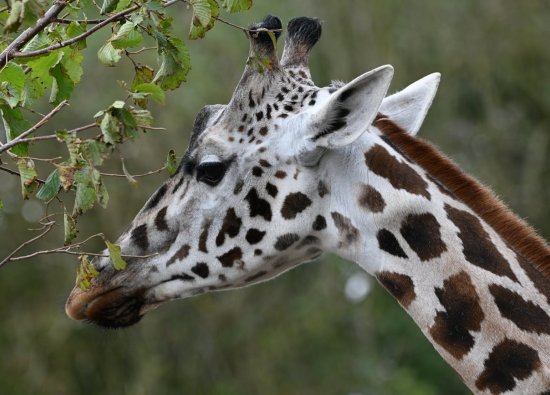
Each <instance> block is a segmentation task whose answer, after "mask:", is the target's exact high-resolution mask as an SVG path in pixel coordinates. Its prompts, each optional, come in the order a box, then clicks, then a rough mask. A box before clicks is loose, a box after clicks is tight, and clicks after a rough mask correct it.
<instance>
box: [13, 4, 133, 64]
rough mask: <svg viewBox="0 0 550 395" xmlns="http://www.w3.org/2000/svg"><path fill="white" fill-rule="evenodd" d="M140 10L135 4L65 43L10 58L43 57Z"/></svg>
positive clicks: (17, 54)
mask: <svg viewBox="0 0 550 395" xmlns="http://www.w3.org/2000/svg"><path fill="white" fill-rule="evenodd" d="M139 8H141V5H140V4H136V5H134V6H132V7H130V8H127V9H125V10H123V11H120V12H118V13H116V14H114V15H111V16H110V17H109V18H106V19H104V20H102V21H101V22H100V23H98V24H97V25H95V26H94V27H92V28H91V29H90V30H88V31H85V32H84V33H82V34H79V35H78V36H76V37H73V38H71V39H69V40H66V41H62V42H60V43H57V44H53V45H50V46H49V47H47V48H42V49H37V50H36V51H28V52H14V53H13V54H12V57H14V58H26V57H30V56H38V55H43V54H45V53H49V52H51V51H54V50H56V49H59V48H63V47H66V46H68V45H72V44H74V43H77V42H79V41H82V40H84V39H85V38H86V37H88V36H90V35H92V34H94V33H95V32H96V31H98V30H99V29H101V28H102V27H105V26H107V25H108V24H109V23H111V22H113V21H116V20H118V19H121V18H123V17H124V16H125V15H128V14H130V13H132V12H134V11H135V10H137V9H139Z"/></svg>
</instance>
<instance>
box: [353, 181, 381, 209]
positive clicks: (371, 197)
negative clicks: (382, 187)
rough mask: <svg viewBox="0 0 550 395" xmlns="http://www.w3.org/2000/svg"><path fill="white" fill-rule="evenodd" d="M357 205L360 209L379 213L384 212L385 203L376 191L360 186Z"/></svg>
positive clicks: (368, 186)
mask: <svg viewBox="0 0 550 395" xmlns="http://www.w3.org/2000/svg"><path fill="white" fill-rule="evenodd" d="M359 204H360V205H361V207H363V208H365V209H367V210H368V211H372V212H373V213H380V212H382V211H384V208H385V207H386V202H385V201H384V198H383V197H382V195H381V194H380V192H378V191H377V190H376V189H374V188H373V187H371V186H370V185H366V184H363V185H361V192H360V194H359Z"/></svg>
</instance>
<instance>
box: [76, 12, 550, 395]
mask: <svg viewBox="0 0 550 395" xmlns="http://www.w3.org/2000/svg"><path fill="white" fill-rule="evenodd" d="M280 29H281V23H280V21H279V20H278V19H277V18H276V17H271V16H270V17H268V18H266V19H265V20H264V21H263V22H262V23H260V24H257V25H254V26H252V28H251V32H250V33H249V38H250V41H251V52H250V55H249V60H248V62H247V65H246V67H245V70H244V73H243V76H242V77H241V80H240V81H239V83H238V85H237V88H236V89H235V92H234V93H233V96H232V98H231V100H230V101H229V103H228V104H227V105H213V106H206V107H205V108H203V109H202V110H201V111H200V113H199V114H198V116H197V118H196V120H195V123H194V126H193V131H192V137H191V140H190V144H189V147H188V149H187V152H186V153H185V155H184V158H183V160H182V162H181V164H180V166H179V168H178V171H177V173H176V174H175V175H174V176H172V177H171V178H170V179H169V180H167V181H166V182H165V183H164V184H163V185H162V186H160V188H159V189H158V190H157V191H156V192H155V194H154V195H153V196H152V197H151V198H150V199H149V200H148V201H147V203H146V204H145V206H144V207H143V208H142V210H141V211H140V212H139V213H138V214H137V215H136V217H135V219H134V220H133V221H132V224H131V226H130V227H129V230H128V231H127V232H125V233H124V234H123V235H122V236H120V238H119V239H118V241H117V244H119V245H120V246H121V247H122V252H123V253H124V254H128V255H150V254H155V255H154V256H150V257H148V258H129V259H128V265H127V268H126V269H124V270H122V271H117V270H116V269H115V268H114V267H113V265H112V264H111V262H110V261H109V259H108V258H98V259H96V260H94V261H93V264H94V265H95V266H96V267H97V269H98V271H99V275H98V276H97V277H96V278H94V279H93V281H92V284H91V288H90V289H89V290H87V291H82V290H80V289H79V288H78V287H75V288H74V289H73V291H72V292H71V295H70V296H69V298H68V300H67V304H66V311H67V314H68V315H69V316H70V317H72V318H74V319H86V320H89V321H91V322H94V323H97V324H98V325H102V326H107V327H123V326H128V325H132V324H135V323H136V322H138V321H139V320H140V319H141V317H142V316H143V315H144V314H145V313H146V312H147V311H149V310H151V309H153V308H155V307H156V306H158V305H160V304H162V303H165V302H167V301H169V300H173V299H177V298H185V297H190V296H193V295H197V294H201V293H204V292H209V291H217V290H226V289H231V288H239V287H243V286H247V285H251V284H255V283H258V282H261V281H266V280H268V279H271V278H273V277H275V276H277V275H279V274H281V273H283V272H285V271H287V270H289V269H291V268H293V267H295V266H297V265H299V264H301V263H303V262H307V261H309V260H312V259H315V258H317V257H318V256H320V255H321V254H322V253H324V252H332V253H335V254H337V255H339V256H341V257H343V258H346V259H348V260H351V261H354V262H357V263H358V264H359V265H360V266H361V267H362V268H364V269H365V270H366V271H367V272H368V273H370V274H371V275H373V276H375V277H376V278H377V279H378V280H379V282H380V283H381V284H382V285H383V286H384V287H385V288H386V289H387V290H388V291H389V292H390V293H391V294H392V295H393V296H394V297H395V298H396V299H397V300H398V301H399V303H400V304H401V305H402V306H403V307H404V308H405V310H406V311H407V312H408V313H409V314H410V315H411V316H412V318H413V319H414V320H415V322H416V323H417V325H418V326H419V327H420V329H421V330H422V331H423V333H424V334H425V335H426V337H427V338H428V339H429V340H430V341H431V342H432V344H433V345H434V347H435V348H436V349H437V351H438V352H439V353H440V354H441V355H442V357H443V358H444V359H445V360H446V361H447V362H448V363H449V364H450V365H451V366H452V367H453V368H454V369H455V370H456V371H457V372H458V373H459V374H460V375H461V377H462V379H463V380H464V382H465V383H466V385H468V387H469V388H470V389H472V391H474V392H476V393H480V394H503V393H518V394H519V393H521V394H527V393H529V394H541V395H542V394H544V393H548V391H549V390H550V280H549V275H550V249H549V248H548V246H547V244H546V243H545V241H544V240H542V239H541V238H540V237H538V236H537V235H536V233H535V232H534V231H532V229H531V228H530V227H529V226H528V225H526V224H525V223H523V222H522V221H521V220H519V219H518V218H517V217H515V216H514V215H513V214H512V213H510V212H509V211H508V210H507V209H506V207H505V206H504V205H503V204H502V203H501V202H500V201H498V199H496V198H495V197H494V196H493V195H492V193H491V192H490V191H489V190H488V189H486V188H484V187H482V186H481V185H480V184H479V183H478V182H477V181H475V180H474V179H472V178H471V177H469V176H467V175H465V174H464V173H462V172H461V171H460V169H459V168H458V167H457V166H456V165H455V164H454V163H452V162H451V161H450V160H448V159H447V158H446V157H445V156H443V155H442V154H441V153H440V152H439V151H437V150H436V149H435V148H434V147H432V146H431V145H429V144H428V143H426V142H423V141H422V140H420V139H418V138H416V137H414V135H415V134H416V133H417V132H418V130H419V128H420V126H421V124H422V122H423V120H424V118H425V116H426V113H427V111H428V109H429V107H430V106H431V103H432V100H433V97H434V95H435V92H436V90H437V86H438V83H439V74H437V73H436V74H431V75H429V76H427V77H425V78H423V79H421V80H419V81H417V82H416V83H414V84H412V85H411V86H409V87H407V88H405V89H404V90H403V91H401V92H399V93H396V94H394V95H391V96H389V97H387V98H384V96H385V95H386V92H387V89H388V86H389V83H390V80H391V77H392V75H393V69H392V68H391V66H382V67H379V68H377V69H375V70H373V71H371V72H368V73H366V74H363V75H362V76H360V77H358V78H356V79H355V80H353V81H352V82H350V83H348V84H345V85H342V86H340V85H339V86H328V87H324V88H320V87H317V86H315V84H314V83H313V81H312V79H311V74H310V72H309V68H308V63H307V62H308V54H309V51H310V50H311V48H312V46H313V45H314V44H315V43H316V42H317V40H318V39H319V37H320V35H321V25H320V23H319V22H318V21H317V20H316V19H313V18H305V17H302V18H296V19H294V20H292V21H290V23H289V24H288V26H287V38H286V40H285V47H284V50H283V56H282V60H281V62H279V61H278V58H277V56H276V51H275V48H274V45H273V41H272V38H271V35H270V34H268V33H267V32H266V30H274V31H280ZM276 36H278V35H276Z"/></svg>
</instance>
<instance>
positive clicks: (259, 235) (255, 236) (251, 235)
mask: <svg viewBox="0 0 550 395" xmlns="http://www.w3.org/2000/svg"><path fill="white" fill-rule="evenodd" d="M264 236H265V232H264V231H261V230H258V229H256V228H250V229H248V232H246V237H245V238H246V241H248V243H250V244H258V243H259V242H260V241H262V239H263V238H264Z"/></svg>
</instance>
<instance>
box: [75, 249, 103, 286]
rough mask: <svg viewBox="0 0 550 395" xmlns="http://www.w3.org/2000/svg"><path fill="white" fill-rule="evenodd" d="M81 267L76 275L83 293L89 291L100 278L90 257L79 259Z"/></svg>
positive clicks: (85, 256) (84, 256)
mask: <svg viewBox="0 0 550 395" xmlns="http://www.w3.org/2000/svg"><path fill="white" fill-rule="evenodd" d="M78 259H79V260H80V266H79V267H78V271H77V273H76V284H77V285H78V287H79V288H80V289H81V290H82V291H87V290H88V289H90V287H91V285H92V280H93V279H94V278H96V277H97V276H99V272H98V271H97V269H96V268H95V266H94V265H93V263H92V262H90V259H89V258H88V255H81V256H80V257H79V258H78Z"/></svg>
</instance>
